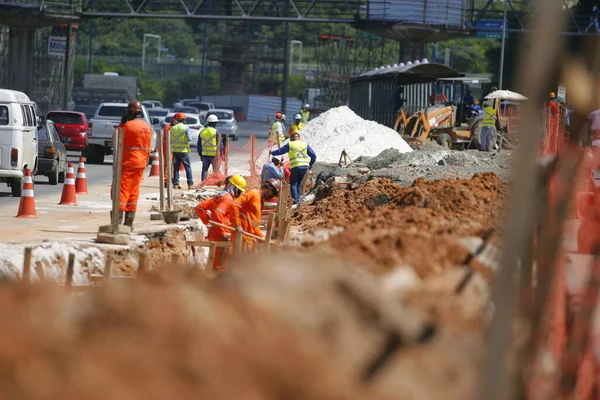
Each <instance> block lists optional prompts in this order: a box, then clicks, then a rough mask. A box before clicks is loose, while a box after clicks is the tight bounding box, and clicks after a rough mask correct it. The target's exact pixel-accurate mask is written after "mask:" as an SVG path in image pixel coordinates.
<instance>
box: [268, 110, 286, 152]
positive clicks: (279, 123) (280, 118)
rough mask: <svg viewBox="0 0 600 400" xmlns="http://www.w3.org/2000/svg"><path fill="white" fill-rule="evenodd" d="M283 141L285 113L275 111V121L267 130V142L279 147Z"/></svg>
mask: <svg viewBox="0 0 600 400" xmlns="http://www.w3.org/2000/svg"><path fill="white" fill-rule="evenodd" d="M284 141H285V114H284V113H282V112H281V111H277V112H276V113H275V122H273V125H271V130H270V131H269V142H270V143H271V145H272V146H274V145H277V147H278V148H279V147H281V145H283V142H284Z"/></svg>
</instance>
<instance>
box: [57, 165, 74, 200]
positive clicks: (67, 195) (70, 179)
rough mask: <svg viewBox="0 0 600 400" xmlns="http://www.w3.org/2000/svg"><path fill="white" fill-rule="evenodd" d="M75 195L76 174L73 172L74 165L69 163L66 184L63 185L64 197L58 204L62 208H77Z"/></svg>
mask: <svg viewBox="0 0 600 400" xmlns="http://www.w3.org/2000/svg"><path fill="white" fill-rule="evenodd" d="M75 193H76V191H75V173H74V172H73V163H69V165H68V167H67V176H66V177H65V184H64V185H63V191H62V197H61V198H60V203H58V204H59V205H61V206H76V205H77V196H76V195H75Z"/></svg>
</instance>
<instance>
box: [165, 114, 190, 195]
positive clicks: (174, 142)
mask: <svg viewBox="0 0 600 400" xmlns="http://www.w3.org/2000/svg"><path fill="white" fill-rule="evenodd" d="M173 121H175V122H176V123H175V125H173V126H172V127H171V129H169V138H170V141H171V153H172V154H173V188H174V189H181V186H180V185H179V168H180V167H181V164H183V167H184V168H185V177H186V178H187V184H188V189H190V190H191V189H193V188H194V178H193V177H192V165H191V164H190V153H191V149H190V140H192V136H191V135H190V128H188V127H187V126H186V125H185V122H186V115H185V114H184V113H177V114H175V115H174V116H173Z"/></svg>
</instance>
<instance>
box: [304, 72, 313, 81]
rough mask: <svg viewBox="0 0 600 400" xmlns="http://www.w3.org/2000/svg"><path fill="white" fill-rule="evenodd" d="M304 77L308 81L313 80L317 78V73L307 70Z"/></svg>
mask: <svg viewBox="0 0 600 400" xmlns="http://www.w3.org/2000/svg"><path fill="white" fill-rule="evenodd" d="M304 79H306V82H312V81H314V80H315V74H313V73H312V72H307V73H306V75H304Z"/></svg>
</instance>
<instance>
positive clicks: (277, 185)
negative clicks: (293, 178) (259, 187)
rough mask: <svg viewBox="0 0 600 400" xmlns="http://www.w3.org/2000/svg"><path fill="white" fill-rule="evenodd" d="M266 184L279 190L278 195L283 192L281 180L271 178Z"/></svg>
mask: <svg viewBox="0 0 600 400" xmlns="http://www.w3.org/2000/svg"><path fill="white" fill-rule="evenodd" d="M265 183H268V184H269V185H271V186H273V188H274V189H275V190H277V193H279V191H280V190H281V181H280V180H279V179H275V178H271V179H269V180H267V181H266V182H265Z"/></svg>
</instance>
